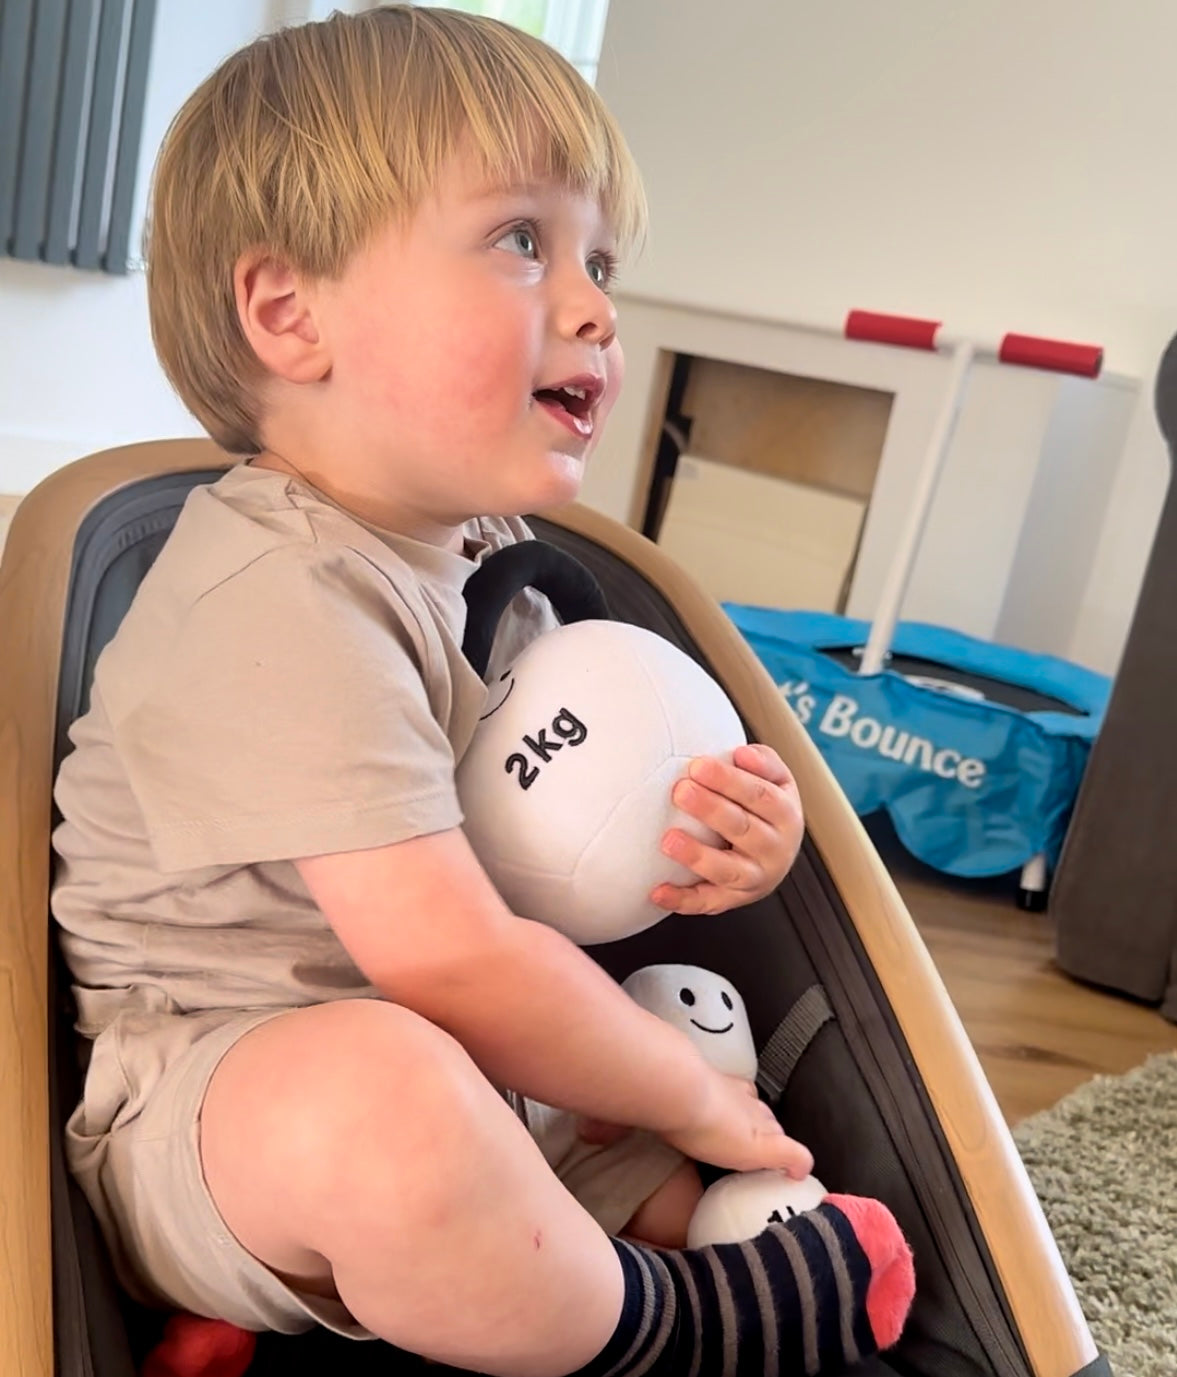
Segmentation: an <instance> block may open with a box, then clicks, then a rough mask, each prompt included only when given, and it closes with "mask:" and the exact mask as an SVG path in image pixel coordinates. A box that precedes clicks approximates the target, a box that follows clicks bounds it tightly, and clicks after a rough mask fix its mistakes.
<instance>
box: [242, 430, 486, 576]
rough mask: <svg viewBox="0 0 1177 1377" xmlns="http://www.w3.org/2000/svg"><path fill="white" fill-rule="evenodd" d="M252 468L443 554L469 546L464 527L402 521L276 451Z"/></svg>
mask: <svg viewBox="0 0 1177 1377" xmlns="http://www.w3.org/2000/svg"><path fill="white" fill-rule="evenodd" d="M249 465H250V467H251V468H255V469H271V470H272V471H273V472H275V473H289V474H292V475H293V476H294V477H295V478H297V479H298V480H299V482H301V483H304V484H306V486H307V487H308V488H310V489H311V490H312V491H313V492H316V493H318V494H319V496H321V497H325V498H326V499H327V501H328V502H330V503H331V504H332V505H333V506H336V507H339V508H340V510H342V511H344V512H346V513H347V514H348V515H349V516H353V517H356V518H357V519H358V520H360V521H365V522H367V523H368V524H369V525H371V526H375V527H377V528H378V529H379V530H382V531H387V532H389V533H390V534H393V535H402V536H410V537H412V538H413V539H416V540H421V541H424V542H425V543H426V544H429V545H437V546H439V547H440V548H442V549H444V550H453V551H455V552H456V553H458V554H461V553H462V551H463V549H464V547H465V543H466V534H465V531H464V530H463V528H462V527H461V526H443V525H434V524H432V523H429V524H428V525H427V524H426V523H418V522H406V521H404V520H403V519H400V516H399V514H398V513H395V512H394V511H393V510H392V509H391V508H390V507H387V506H385V505H384V504H380V503H375V502H372V501H371V500H368V499H365V498H364V497H362V496H360V495H357V494H352V493H346V492H341V491H338V490H337V489H336V488H335V486H334V484H333V483H332V482H331V480H330V479H329V478H324V477H323V476H322V475H321V474H319V473H316V472H315V471H314V470H311V471H309V472H308V471H306V470H304V469H303V468H302V467H300V466H299V465H298V464H296V463H295V462H294V461H293V460H292V459H288V458H287V457H286V455H284V454H278V453H277V452H276V451H274V450H263V451H262V452H261V453H260V454H255V455H253V456H252V458H251V459H250V460H249Z"/></svg>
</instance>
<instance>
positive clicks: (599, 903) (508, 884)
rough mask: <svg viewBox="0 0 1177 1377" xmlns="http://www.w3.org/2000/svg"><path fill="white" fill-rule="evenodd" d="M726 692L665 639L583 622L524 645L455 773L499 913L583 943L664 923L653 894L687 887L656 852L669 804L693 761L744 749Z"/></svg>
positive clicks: (677, 817) (669, 823) (668, 823)
mask: <svg viewBox="0 0 1177 1377" xmlns="http://www.w3.org/2000/svg"><path fill="white" fill-rule="evenodd" d="M745 739H746V737H745V735H744V730H743V728H742V726H741V725H740V719H739V716H738V715H737V713H736V710H735V708H734V707H733V706H732V704H731V702H730V701H729V699H728V697H727V695H726V694H725V693H724V692H723V690H722V689H721V688H720V687H719V685H718V684H717V683H716V682H715V680H714V679H712V678H711V676H710V675H709V674H707V673H706V672H705V671H704V670H703V669H702V668H701V667H700V666H699V665H698V664H696V663H695V661H694V660H692V659H691V658H690V657H689V656H688V655H685V654H684V653H683V652H682V651H681V650H679V649H678V648H677V647H676V646H674V645H672V644H671V643H670V642H669V641H667V640H666V639H665V638H663V637H662V636H658V635H655V634H654V633H653V632H652V631H646V630H643V629H642V628H641V627H636V626H630V625H628V624H627V623H624V622H606V621H582V622H574V623H572V624H571V625H568V626H562V627H559V628H557V629H556V630H554V631H549V632H546V633H545V634H544V635H542V636H539V637H537V638H536V640H534V641H533V642H532V643H531V644H530V645H529V646H528V647H527V648H526V649H525V650H524V651H523V653H522V654H521V655H520V656H519V657H518V658H517V659H516V660H515V662H514V664H513V665H512V666H511V668H510V669H509V670H508V671H506V673H504V674H503V675H502V676H501V678H500V680H499V682H497V683H495V684H492V686H491V692H490V696H489V697H488V699H487V703H486V707H485V708H484V710H483V714H482V718H481V721H480V722H479V725H478V729H477V730H476V732H475V734H474V738H473V740H472V741H471V743H470V746H469V747H468V749H467V750H466V753H465V755H464V756H463V757H462V760H461V763H460V764H459V766H458V771H457V786H458V796H459V799H460V800H461V804H462V810H463V813H464V815H465V830H466V835H467V836H468V837H469V839H470V843H471V845H472V847H473V848H474V851H475V854H476V855H477V856H478V858H479V860H480V861H481V862H482V864H483V865H484V866H485V868H486V870H487V872H488V873H489V875H490V877H491V879H492V880H493V881H494V883H495V886H496V887H497V889H498V890H499V893H500V894H501V895H502V896H503V898H504V899H505V900H506V902H507V903H508V905H510V907H511V908H512V909H513V910H514V911H515V912H516V913H518V914H520V915H522V916H523V917H525V918H533V919H535V920H537V921H539V922H544V923H548V924H550V925H551V926H553V927H556V928H559V930H560V931H561V932H563V933H565V934H566V935H567V936H568V937H571V938H572V939H573V941H575V942H579V943H581V944H583V945H591V944H593V943H596V942H611V941H615V940H616V939H618V938H621V937H627V936H629V935H630V934H632V933H635V932H641V931H642V930H643V929H644V928H648V927H650V926H652V925H653V924H654V923H656V922H658V921H659V919H661V918H663V917H664V916H665V913H664V911H663V910H662V909H660V908H657V907H655V905H654V904H653V903H651V902H650V897H649V896H650V892H651V891H652V890H653V889H655V888H656V887H657V886H658V885H659V884H662V883H665V882H669V883H671V884H678V885H687V884H693V883H694V882H695V880H696V879H697V878H698V877H697V876H696V875H695V874H694V873H693V872H692V871H689V870H687V869H686V868H685V867H683V866H681V865H678V864H677V863H676V862H674V861H671V860H670V859H669V858H668V857H666V856H665V855H663V854H662V851H661V849H660V848H661V842H662V837H663V834H664V833H665V832H666V830H667V828H669V827H680V828H682V829H683V830H685V831H687V832H690V833H692V834H693V835H694V836H697V837H699V838H702V839H704V840H708V841H710V842H712V843H713V844H714V843H716V842H717V841H718V838H716V837H715V835H714V834H713V833H711V832H710V831H709V829H707V828H706V827H703V826H702V825H701V824H700V823H698V822H696V821H695V820H694V819H693V818H691V817H689V816H688V815H687V814H686V813H683V812H682V811H681V810H679V809H677V808H675V807H674V805H673V804H672V803H671V800H670V794H671V790H672V788H673V787H674V784H675V782H676V781H677V780H678V779H679V778H680V777H681V776H682V775H683V773H684V771H685V769H686V766H687V764H688V762H689V761H690V760H691V759H692V758H693V757H695V756H699V755H717V756H721V757H726V758H728V759H730V757H731V753H732V751H733V750H734V749H735V748H736V747H737V746H739V745H741V744H742V743H743V742H744V741H745Z"/></svg>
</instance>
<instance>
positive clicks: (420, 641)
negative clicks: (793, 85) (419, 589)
mask: <svg viewBox="0 0 1177 1377" xmlns="http://www.w3.org/2000/svg"><path fill="white" fill-rule="evenodd" d="M100 668H101V666H100ZM118 672H119V673H120V674H122V675H124V676H125V675H126V673H127V672H128V667H127V666H125V665H123V666H119V667H118ZM446 674H447V670H446V667H445V657H444V654H443V653H442V652H441V651H440V649H439V641H438V637H437V632H436V629H435V628H433V627H432V626H431V625H430V624H429V623H428V620H427V618H425V617H422V616H421V615H419V614H414V612H413V611H412V609H411V604H410V603H409V602H407V601H406V600H405V598H404V597H403V596H402V595H401V594H399V593H398V591H397V589H396V588H395V587H394V585H393V582H392V580H391V579H390V577H389V575H388V573H387V572H386V571H384V570H382V569H379V568H377V567H375V566H374V565H373V564H372V563H371V562H370V561H369V560H368V559H367V558H366V557H365V556H363V555H362V554H360V553H358V552H357V551H355V550H352V549H349V548H347V547H343V546H338V547H331V548H326V549H325V548H324V547H322V546H321V545H317V544H313V543H309V542H308V543H307V544H306V545H305V546H299V545H292V546H288V547H287V546H283V547H279V548H277V549H273V550H270V551H268V552H267V553H265V554H263V555H261V556H260V557H259V558H258V559H256V560H255V561H254V562H253V563H252V564H250V565H249V566H248V567H247V568H245V569H243V570H241V571H240V572H238V573H235V574H234V575H233V576H232V577H230V578H228V579H227V580H225V581H224V582H222V583H220V584H218V586H216V587H215V588H213V589H211V590H210V591H208V592H206V593H204V594H203V596H202V597H200V599H199V600H198V601H197V602H196V603H195V604H194V605H193V606H192V607H191V608H189V609H188V611H187V612H186V613H185V615H184V616H183V617H182V618H180V620H179V623H178V625H177V626H176V627H175V629H174V633H173V634H171V635H170V636H169V637H168V643H167V645H166V646H165V647H163V648H162V649H160V650H159V651H158V652H157V653H153V654H152V655H151V657H150V671H149V673H147V674H146V675H145V676H144V677H147V678H148V679H149V682H148V684H147V686H146V688H145V689H144V690H143V691H142V692H141V693H140V694H139V696H138V698H137V699H136V700H134V701H133V703H132V702H128V710H127V711H126V714H125V716H122V717H116V716H115V715H114V714H112V728H113V731H114V736H115V744H116V749H117V750H118V752H119V755H120V757H121V759H122V761H123V763H124V767H125V769H126V771H127V775H128V779H129V782H130V786H131V789H132V791H133V792H134V795H135V798H136V800H137V802H138V805H139V807H140V809H141V811H142V814H143V819H144V824H145V827H146V830H147V834H148V838H149V840H150V842H151V845H152V848H153V851H154V853H155V858H156V863H157V865H158V866H159V868H160V869H161V870H162V871H164V872H165V873H167V872H174V871H179V870H185V869H191V868H195V867H200V866H209V865H213V866H215V865H234V864H247V863H254V862H260V861H267V860H282V859H296V858H299V857H302V856H308V855H322V854H327V853H330V852H335V851H349V850H364V849H368V848H370V847H375V846H381V845H386V844H389V843H392V842H397V841H403V840H407V839H408V838H411V837H414V836H420V835H424V834H426V833H430V832H437V831H443V830H446V829H448V828H450V827H453V826H456V825H457V824H458V823H459V822H460V821H461V812H460V809H459V806H458V802H457V798H456V794H455V791H454V785H453V768H454V759H453V751H452V749H451V746H450V742H449V739H448V737H447V735H446V732H445V730H444V728H443V725H442V722H441V721H439V713H441V712H443V711H444V706H445V702H446V696H447V695H446V690H447V687H448V685H447V683H446V682H445V679H446ZM431 693H432V695H433V696H432V698H431ZM106 696H107V700H108V701H109V700H110V694H109V693H108V694H107V695H106Z"/></svg>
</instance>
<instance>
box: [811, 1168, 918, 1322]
mask: <svg viewBox="0 0 1177 1377" xmlns="http://www.w3.org/2000/svg"><path fill="white" fill-rule="evenodd" d="M823 1203H824V1204H827V1205H834V1206H836V1207H837V1208H838V1209H839V1210H841V1211H842V1213H843V1214H844V1215H845V1216H846V1218H847V1219H848V1220H849V1221H850V1227H851V1228H852V1229H853V1230H854V1233H855V1235H856V1237H857V1238H858V1245H859V1247H860V1248H861V1249H862V1251H863V1252H864V1253H865V1254H866V1256H867V1260H868V1261H869V1262H870V1269H871V1279H870V1285H869V1286H868V1287H867V1291H866V1314H867V1319H869V1320H870V1327H871V1329H872V1330H873V1331H874V1335H875V1343H877V1344H878V1346H879V1348H880V1349H886V1348H890V1347H891V1345H892V1344H895V1343H898V1342H899V1336H900V1334H902V1333H903V1326H904V1323H905V1322H906V1320H907V1313H908V1311H909V1310H910V1309H911V1302H912V1300H913V1299H914V1297H915V1264H914V1262H913V1261H912V1256H911V1248H910V1247H909V1245H908V1242H907V1240H906V1239H905V1238H904V1237H903V1235H902V1233H900V1231H899V1226H898V1225H897V1224H896V1222H895V1218H894V1216H893V1215H892V1214H891V1211H890V1210H888V1209H887V1207H886V1206H885V1205H883V1204H881V1203H880V1202H879V1201H878V1200H868V1199H866V1198H865V1197H863V1196H860V1195H827V1196H826V1198H825V1200H824V1202H823Z"/></svg>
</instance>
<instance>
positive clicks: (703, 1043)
mask: <svg viewBox="0 0 1177 1377" xmlns="http://www.w3.org/2000/svg"><path fill="white" fill-rule="evenodd" d="M621 988H622V989H623V990H625V991H626V992H627V993H628V994H629V996H630V998H631V999H634V1000H636V1001H637V1003H638V1004H640V1005H641V1006H642V1008H643V1009H648V1010H649V1011H650V1013H652V1014H657V1016H658V1017H659V1018H661V1019H665V1021H666V1022H667V1023H672V1024H673V1025H674V1026H675V1027H676V1028H680V1029H681V1030H682V1031H683V1032H684V1033H686V1035H687V1036H688V1037H689V1038H690V1039H691V1041H692V1042H693V1043H694V1044H695V1046H696V1047H698V1049H699V1051H700V1052H701V1053H702V1054H703V1056H704V1057H706V1058H707V1060H708V1061H709V1062H710V1063H711V1065H712V1066H714V1067H715V1068H716V1069H717V1070H719V1071H722V1072H724V1073H725V1074H726V1075H729V1076H740V1077H742V1078H743V1079H744V1080H749V1081H751V1080H755V1078H756V1068H757V1057H756V1046H755V1044H754V1043H753V1041H752V1030H751V1028H750V1027H749V1025H748V1012H747V1009H746V1008H745V1006H744V1001H743V999H742V998H741V997H740V994H739V991H738V990H736V988H735V986H734V985H733V984H732V983H731V981H729V980H725V979H724V978H723V976H721V975H717V974H716V973H715V972H714V971H709V970H705V969H704V968H703V967H701V966H679V965H672V964H667V965H659V966H643V967H642V969H641V970H637V971H634V973H633V974H632V975H630V976H628V977H627V978H626V979H625V980H623V981H622V985H621ZM826 1193H827V1192H826V1188H825V1187H824V1186H823V1185H822V1183H821V1182H820V1181H819V1180H818V1179H817V1177H816V1176H806V1177H805V1178H804V1179H803V1180H800V1181H795V1180H793V1179H792V1178H791V1177H788V1176H786V1175H785V1174H784V1172H781V1171H741V1172H732V1173H731V1174H730V1175H728V1176H722V1177H720V1179H719V1180H718V1181H716V1182H714V1184H712V1185H711V1186H709V1187H708V1188H707V1190H706V1191H704V1192H703V1198H702V1199H701V1200H700V1201H699V1203H698V1205H696V1206H695V1212H694V1214H693V1215H692V1216H691V1221H690V1224H689V1225H688V1227H687V1246H688V1247H690V1248H702V1247H703V1246H704V1245H706V1244H709V1243H741V1242H743V1241H744V1240H745V1239H749V1238H755V1237H756V1235H757V1234H758V1233H761V1232H763V1230H764V1229H766V1228H767V1227H768V1226H769V1225H770V1224H776V1223H780V1222H782V1221H783V1220H786V1219H790V1218H792V1216H793V1215H797V1214H803V1213H804V1212H805V1211H806V1210H812V1209H816V1208H817V1206H818V1205H820V1204H821V1202H822V1201H823V1200H824V1199H825V1197H826Z"/></svg>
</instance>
